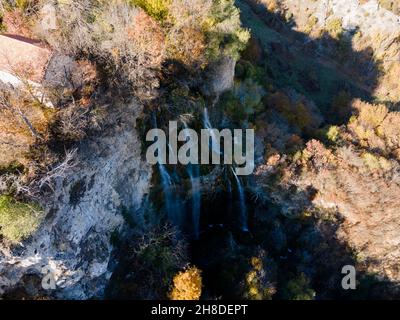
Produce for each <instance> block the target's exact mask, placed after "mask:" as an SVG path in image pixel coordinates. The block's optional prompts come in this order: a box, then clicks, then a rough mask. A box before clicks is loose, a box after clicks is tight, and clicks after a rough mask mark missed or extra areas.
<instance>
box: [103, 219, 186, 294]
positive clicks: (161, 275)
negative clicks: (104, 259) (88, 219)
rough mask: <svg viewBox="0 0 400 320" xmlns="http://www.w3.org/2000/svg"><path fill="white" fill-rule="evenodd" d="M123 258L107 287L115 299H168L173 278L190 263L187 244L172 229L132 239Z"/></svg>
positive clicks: (160, 229) (164, 229)
mask: <svg viewBox="0 0 400 320" xmlns="http://www.w3.org/2000/svg"><path fill="white" fill-rule="evenodd" d="M132 240H133V241H132ZM121 255H122V256H121V258H120V262H119V264H118V266H117V268H116V270H115V272H114V273H113V276H112V277H111V280H110V283H109V286H108V288H107V296H108V297H110V298H113V299H115V298H118V299H140V300H141V299H146V300H147V299H150V300H154V299H165V298H167V296H168V293H169V288H170V286H171V283H172V281H173V278H174V276H175V275H176V273H177V272H178V271H179V270H182V269H183V268H184V267H185V265H187V262H188V261H187V244H186V242H184V241H183V240H181V239H180V236H179V234H178V231H177V230H176V229H174V228H172V227H170V226H165V227H157V228H155V229H152V230H150V231H148V232H146V233H145V234H143V235H142V236H138V237H137V238H135V239H130V240H129V243H126V244H123V245H121Z"/></svg>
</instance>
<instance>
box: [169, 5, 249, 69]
mask: <svg viewBox="0 0 400 320" xmlns="http://www.w3.org/2000/svg"><path fill="white" fill-rule="evenodd" d="M170 20H171V25H172V27H171V29H170V30H169V31H168V36H167V38H168V43H169V44H170V47H168V51H169V53H170V57H171V58H172V59H174V58H177V59H178V60H180V59H181V57H187V58H189V59H185V60H186V61H185V60H184V61H183V62H184V63H186V64H188V63H187V62H188V61H187V60H189V61H190V57H191V55H192V53H191V51H192V50H193V48H197V50H196V54H195V55H193V56H192V61H193V63H192V64H195V65H197V66H203V67H204V66H205V65H206V64H208V63H210V62H213V61H217V60H219V59H220V58H221V56H231V57H232V58H234V59H235V60H237V59H239V56H240V54H239V53H240V51H242V50H244V49H245V47H246V44H247V41H248V40H249V38H250V34H249V32H248V31H247V30H245V29H243V28H242V27H241V22H240V16H239V10H238V9H237V8H236V7H235V5H234V1H232V0H206V1H203V0H173V1H172V4H171V7H170ZM189 36H190V37H191V39H190V43H191V44H190V45H185V46H183V47H182V46H181V45H182V44H184V42H185V41H186V40H185V39H188V40H189Z"/></svg>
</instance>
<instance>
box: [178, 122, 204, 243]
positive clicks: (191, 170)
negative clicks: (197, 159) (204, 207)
mask: <svg viewBox="0 0 400 320" xmlns="http://www.w3.org/2000/svg"><path fill="white" fill-rule="evenodd" d="M182 122H183V125H184V127H185V129H189V127H188V125H187V123H186V122H185V121H182ZM186 172H187V174H188V176H189V179H190V183H191V187H192V190H191V191H192V222H193V234H194V238H195V239H196V240H197V239H198V238H199V233H200V208H201V194H200V187H201V185H200V179H199V177H200V170H199V166H198V165H194V164H189V165H188V166H187V167H186Z"/></svg>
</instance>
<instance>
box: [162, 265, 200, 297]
mask: <svg viewBox="0 0 400 320" xmlns="http://www.w3.org/2000/svg"><path fill="white" fill-rule="evenodd" d="M201 287H202V282H201V271H200V270H199V269H198V268H196V267H190V268H188V269H186V270H185V271H182V272H179V273H178V274H177V275H176V276H175V277H174V280H173V288H172V291H171V293H170V294H169V298H170V299H171V300H199V299H200V296H201Z"/></svg>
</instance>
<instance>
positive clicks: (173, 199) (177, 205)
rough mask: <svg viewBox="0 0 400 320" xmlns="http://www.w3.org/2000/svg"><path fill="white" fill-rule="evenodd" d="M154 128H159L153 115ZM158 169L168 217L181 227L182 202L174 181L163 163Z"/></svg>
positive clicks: (159, 164)
mask: <svg viewBox="0 0 400 320" xmlns="http://www.w3.org/2000/svg"><path fill="white" fill-rule="evenodd" d="M153 126H154V128H157V118H156V116H155V114H153ZM168 147H169V149H170V150H171V146H170V145H169V144H168ZM158 157H161V155H160V154H159V155H158ZM159 160H160V159H159ZM158 169H159V171H160V177H161V186H162V190H163V193H164V202H165V210H166V212H167V216H168V218H169V220H171V222H172V223H174V224H175V225H178V226H179V225H181V223H182V210H181V200H180V199H179V196H177V194H176V192H175V191H174V189H175V183H174V179H173V177H172V176H171V175H170V174H169V172H168V170H167V168H166V166H165V165H164V164H162V163H161V161H158Z"/></svg>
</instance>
